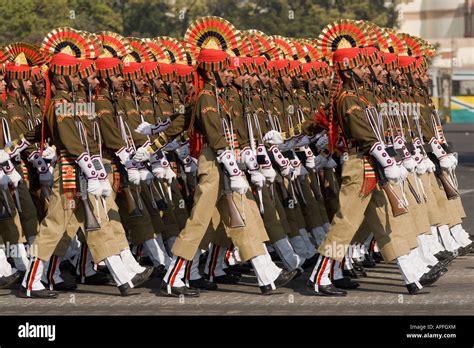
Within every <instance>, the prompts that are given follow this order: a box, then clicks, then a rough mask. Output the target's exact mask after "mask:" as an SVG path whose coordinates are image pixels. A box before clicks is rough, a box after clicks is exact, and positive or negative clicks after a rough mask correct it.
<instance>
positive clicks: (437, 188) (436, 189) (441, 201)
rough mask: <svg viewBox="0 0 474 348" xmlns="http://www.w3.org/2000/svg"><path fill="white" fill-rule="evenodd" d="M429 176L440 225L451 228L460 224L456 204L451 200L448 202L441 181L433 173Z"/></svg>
mask: <svg viewBox="0 0 474 348" xmlns="http://www.w3.org/2000/svg"><path fill="white" fill-rule="evenodd" d="M429 175H430V179H431V188H432V189H433V193H434V195H435V197H436V202H437V203H438V207H439V212H440V218H441V225H448V226H450V227H451V226H454V225H457V224H460V223H461V222H462V220H461V217H460V215H459V213H460V212H459V210H458V208H457V206H456V203H454V204H453V202H452V201H453V200H448V198H447V197H446V192H445V191H444V189H443V185H442V184H441V181H440V180H439V179H438V178H437V177H436V176H435V175H434V174H433V173H429ZM456 199H459V198H456Z"/></svg>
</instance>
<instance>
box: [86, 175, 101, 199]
mask: <svg viewBox="0 0 474 348" xmlns="http://www.w3.org/2000/svg"><path fill="white" fill-rule="evenodd" d="M87 192H89V193H90V194H91V195H94V196H96V197H99V196H102V185H101V184H100V182H99V179H97V178H91V179H87Z"/></svg>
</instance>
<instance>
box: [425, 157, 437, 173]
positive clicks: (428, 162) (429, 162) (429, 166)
mask: <svg viewBox="0 0 474 348" xmlns="http://www.w3.org/2000/svg"><path fill="white" fill-rule="evenodd" d="M422 162H423V164H424V166H425V167H426V171H427V172H428V173H433V172H434V171H435V170H436V165H435V164H434V163H433V161H432V160H430V159H429V158H428V157H423V161H422Z"/></svg>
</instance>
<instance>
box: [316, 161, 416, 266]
mask: <svg viewBox="0 0 474 348" xmlns="http://www.w3.org/2000/svg"><path fill="white" fill-rule="evenodd" d="M363 181H364V161H363V154H362V153H358V154H354V155H350V156H349V158H348V160H347V161H345V162H344V164H343V168H342V184H341V189H340V191H339V202H340V206H339V210H338V212H337V213H336V215H335V216H334V219H333V221H332V224H331V228H330V230H329V232H328V234H327V235H326V238H325V240H324V241H323V243H321V245H320V247H319V253H320V254H322V255H324V256H327V257H331V258H333V259H335V260H337V261H342V259H343V258H344V256H345V254H346V251H347V248H348V246H349V244H350V243H351V241H352V239H353V237H354V236H355V234H356V232H357V230H358V229H359V227H360V225H361V224H362V222H363V220H364V218H365V213H366V211H367V208H368V206H369V204H373V206H372V207H371V209H369V211H367V213H368V214H374V212H375V214H376V215H377V218H375V217H372V219H371V224H370V227H371V230H372V233H373V234H374V237H375V239H376V240H377V242H378V244H379V247H380V248H381V251H382V254H383V255H384V258H385V259H386V260H387V261H389V260H393V259H394V258H396V257H398V256H401V255H406V254H407V253H408V252H409V251H410V246H409V245H408V243H407V241H406V240H405V238H404V237H405V233H402V231H403V229H404V228H405V227H407V226H409V224H408V223H407V222H406V221H407V219H406V217H405V218H403V216H404V215H401V216H398V217H396V218H395V217H393V215H392V214H391V208H390V206H389V204H388V201H387V199H386V197H385V194H384V193H383V192H382V190H381V189H380V188H378V187H377V188H376V189H374V190H373V191H372V192H371V193H370V194H369V195H367V196H362V195H361V193H360V189H361V187H362V183H363ZM400 226H403V227H402V228H399V227H400Z"/></svg>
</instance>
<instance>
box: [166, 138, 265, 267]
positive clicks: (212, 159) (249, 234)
mask: <svg viewBox="0 0 474 348" xmlns="http://www.w3.org/2000/svg"><path fill="white" fill-rule="evenodd" d="M198 175H199V184H198V185H197V188H196V193H195V195H194V206H193V209H192V211H191V215H190V217H189V219H188V220H187V222H186V226H185V228H184V229H183V230H182V231H181V232H180V234H179V235H178V237H177V239H176V242H175V243H174V245H173V248H172V252H173V254H174V255H176V256H180V257H182V258H184V259H186V260H192V258H193V257H194V255H195V253H196V251H197V248H198V247H199V245H200V243H201V241H202V239H203V237H204V235H205V234H206V231H207V230H208V227H209V223H210V222H211V219H212V216H213V214H214V213H215V211H214V209H215V208H217V209H218V212H219V215H220V218H221V220H222V221H223V223H224V225H225V226H227V227H228V226H229V223H230V214H229V210H228V206H227V203H226V202H225V199H226V198H225V196H224V195H223V190H222V187H223V181H222V180H223V177H222V175H223V173H222V172H221V169H220V167H219V164H218V163H217V159H216V155H215V154H214V152H213V151H212V150H211V149H210V148H207V147H206V148H204V149H203V151H202V153H201V155H200V156H199V162H198ZM248 194H250V193H248ZM248 197H249V196H248V195H245V196H243V197H242V201H243V202H241V197H240V195H239V194H237V193H233V199H234V202H235V203H236V205H237V208H238V210H239V211H240V213H241V214H244V215H245V216H246V219H245V223H246V226H245V227H241V228H226V232H227V233H228V234H229V236H230V238H231V239H232V243H233V244H234V245H235V246H236V247H238V248H239V253H240V257H241V259H242V261H247V260H250V259H251V258H253V257H255V256H258V255H263V254H264V253H265V250H264V248H263V244H262V240H261V232H259V231H258V228H259V227H258V226H259V222H258V221H255V219H253V218H252V217H257V218H259V219H260V223H262V222H261V218H260V216H259V213H258V211H257V214H255V212H253V211H252V210H253V207H254V206H255V205H252V204H249V203H250V202H251V201H250V200H249V198H248ZM242 203H243V204H242ZM254 204H255V203H254ZM214 207H215V208H214Z"/></svg>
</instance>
